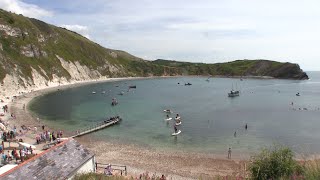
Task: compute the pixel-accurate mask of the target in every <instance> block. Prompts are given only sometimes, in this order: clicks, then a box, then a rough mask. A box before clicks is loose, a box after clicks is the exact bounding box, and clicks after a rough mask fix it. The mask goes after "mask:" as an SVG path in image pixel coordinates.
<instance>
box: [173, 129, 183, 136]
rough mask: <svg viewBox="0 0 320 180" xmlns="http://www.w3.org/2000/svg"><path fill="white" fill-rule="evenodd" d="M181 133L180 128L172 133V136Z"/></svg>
mask: <svg viewBox="0 0 320 180" xmlns="http://www.w3.org/2000/svg"><path fill="white" fill-rule="evenodd" d="M180 133H181V130H178V132H174V133H172V136H177V135H178V134H180Z"/></svg>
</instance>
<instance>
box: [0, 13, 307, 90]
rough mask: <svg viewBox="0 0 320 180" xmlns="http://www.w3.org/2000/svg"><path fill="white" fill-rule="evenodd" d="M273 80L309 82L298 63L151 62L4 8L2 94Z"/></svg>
mask: <svg viewBox="0 0 320 180" xmlns="http://www.w3.org/2000/svg"><path fill="white" fill-rule="evenodd" d="M175 75H205V76H208V75H212V76H270V77H274V78H285V79H308V76H307V75H306V73H304V72H303V71H302V70H301V69H300V68H299V66H298V65H297V64H291V63H280V62H274V61H266V60H237V61H233V62H227V63H217V64H204V63H188V62H178V61H167V60H155V61H148V60H144V59H141V58H138V57H135V56H133V55H131V54H129V53H127V52H124V51H121V50H113V49H108V48H104V47H102V46H100V45H99V44H97V43H95V42H92V41H90V40H89V39H87V38H85V37H83V36H81V35H79V34H78V33H75V32H73V31H70V30H67V29H65V28H61V27H56V26H53V25H50V24H47V23H45V22H42V21H40V20H37V19H33V18H27V17H24V16H23V15H18V14H14V13H10V12H7V11H4V10H1V9H0V83H1V91H2V92H3V91H6V90H8V89H10V90H11V91H17V92H18V91H20V90H23V91H25V90H32V89H36V88H40V87H45V86H50V85H53V84H55V85H57V84H66V83H72V82H77V81H84V80H94V79H105V78H110V77H136V76H175Z"/></svg>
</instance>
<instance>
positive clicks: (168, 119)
mask: <svg viewBox="0 0 320 180" xmlns="http://www.w3.org/2000/svg"><path fill="white" fill-rule="evenodd" d="M164 120H166V121H170V120H172V118H171V117H170V118H166V119H164Z"/></svg>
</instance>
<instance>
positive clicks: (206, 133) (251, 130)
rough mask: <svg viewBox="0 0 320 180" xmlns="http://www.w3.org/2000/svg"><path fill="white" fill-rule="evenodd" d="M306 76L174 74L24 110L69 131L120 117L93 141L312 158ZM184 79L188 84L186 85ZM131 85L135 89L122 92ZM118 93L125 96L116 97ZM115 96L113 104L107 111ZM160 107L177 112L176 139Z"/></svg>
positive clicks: (313, 83) (311, 97) (315, 115)
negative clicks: (274, 148)
mask: <svg viewBox="0 0 320 180" xmlns="http://www.w3.org/2000/svg"><path fill="white" fill-rule="evenodd" d="M308 74H309V76H310V77H311V78H312V79H311V80H308V81H297V80H275V79H244V80H243V81H240V80H239V79H229V78H211V79H210V81H209V82H207V81H205V80H206V78H204V77H179V78H158V79H144V80H132V81H118V82H106V83H99V84H91V85H87V86H82V87H77V88H72V89H66V90H63V91H56V92H53V93H51V94H48V95H44V96H41V97H37V98H35V100H34V101H33V102H32V103H31V104H30V106H29V107H30V109H31V110H32V111H33V112H34V113H36V114H37V115H38V116H39V117H40V118H41V119H44V120H45V121H46V123H48V124H50V125H51V126H54V127H56V128H60V129H64V130H67V131H76V130H77V129H81V128H83V127H86V126H90V125H92V124H94V123H97V122H101V121H102V120H103V119H105V118H106V117H109V116H115V115H119V116H121V117H122V118H123V121H122V122H121V123H120V124H119V125H116V126H112V127H109V128H106V129H104V130H101V131H98V132H95V133H94V136H96V137H100V138H102V139H106V140H108V141H109V140H112V141H116V142H120V143H128V144H130V143H133V144H138V145H141V146H146V147H153V148H159V149H171V150H175V149H179V150H186V151H195V152H205V153H211V152H214V153H220V152H221V153H224V152H225V151H226V149H227V148H228V147H232V148H233V150H234V151H237V152H255V151H257V150H258V149H260V148H261V147H263V146H268V145H272V144H273V143H281V144H285V145H287V146H289V147H291V148H293V149H294V151H296V152H298V153H316V152H319V151H320V143H317V141H318V140H319V139H320V119H319V117H320V116H319V115H320V110H318V108H320V91H319V90H320V73H319V72H309V73H308ZM187 82H190V83H192V85H191V86H185V85H184V83H187ZM178 83H180V84H178ZM129 85H136V86H137V88H136V89H131V90H130V91H129V92H128V91H127V90H128V86H129ZM232 85H233V87H234V88H237V89H239V90H240V91H241V94H240V96H239V97H235V98H229V97H228V96H227V93H228V92H229V91H230V90H231V88H232ZM92 91H95V92H97V93H96V94H92V93H91V92H92ZM103 91H106V93H105V94H102V93H101V92H103ZM121 91H123V92H124V95H123V96H121V95H118V93H120V92H121ZM297 92H300V94H301V96H299V97H298V96H296V95H295V94H296V93H297ZM114 97H116V98H117V100H118V101H119V104H118V105H117V106H111V100H112V98H114ZM291 102H293V103H294V104H293V106H292V105H291ZM299 108H307V109H308V110H299ZM164 109H171V110H173V111H174V113H173V114H171V115H170V116H171V117H174V116H175V113H179V114H180V115H181V118H182V125H180V126H179V129H181V131H182V133H181V134H180V135H179V136H178V137H173V136H171V133H172V132H173V122H171V121H170V122H168V123H167V122H166V121H164V118H165V115H166V113H164V112H163V110H164ZM294 109H296V110H294ZM246 123H247V124H248V130H245V128H244V126H245V124H246ZM235 131H236V132H237V136H236V137H234V132H235Z"/></svg>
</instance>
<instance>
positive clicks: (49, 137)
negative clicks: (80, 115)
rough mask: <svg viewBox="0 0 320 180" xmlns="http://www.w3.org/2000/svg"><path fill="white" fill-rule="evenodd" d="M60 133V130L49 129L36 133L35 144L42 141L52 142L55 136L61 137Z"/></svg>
mask: <svg viewBox="0 0 320 180" xmlns="http://www.w3.org/2000/svg"><path fill="white" fill-rule="evenodd" d="M62 135H63V133H62V131H58V132H54V131H52V132H50V131H49V130H46V131H43V132H41V133H39V134H37V135H36V141H37V144H40V143H42V142H52V141H55V140H56V139H57V138H62Z"/></svg>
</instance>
